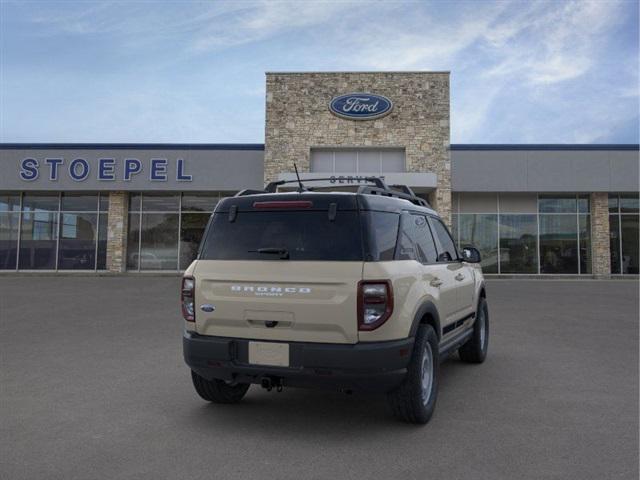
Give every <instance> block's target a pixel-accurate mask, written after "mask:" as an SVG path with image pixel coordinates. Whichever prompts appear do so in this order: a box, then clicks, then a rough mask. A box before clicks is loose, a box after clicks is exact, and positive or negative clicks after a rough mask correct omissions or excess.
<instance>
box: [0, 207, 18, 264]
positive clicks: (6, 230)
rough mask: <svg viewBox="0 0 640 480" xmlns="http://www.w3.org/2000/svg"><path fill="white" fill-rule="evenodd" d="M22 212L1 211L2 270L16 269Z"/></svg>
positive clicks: (0, 256)
mask: <svg viewBox="0 0 640 480" xmlns="http://www.w3.org/2000/svg"><path fill="white" fill-rule="evenodd" d="M19 223H20V214H19V213H14V212H2V211H0V270H14V269H15V268H16V266H17V265H16V261H17V258H18V225H19Z"/></svg>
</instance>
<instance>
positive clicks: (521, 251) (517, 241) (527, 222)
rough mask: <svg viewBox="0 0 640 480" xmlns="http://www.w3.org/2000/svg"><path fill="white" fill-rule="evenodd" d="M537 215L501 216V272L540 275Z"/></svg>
mask: <svg viewBox="0 0 640 480" xmlns="http://www.w3.org/2000/svg"><path fill="white" fill-rule="evenodd" d="M537 239H538V222H537V218H536V215H500V272H501V273H538V245H537V243H538V242H537Z"/></svg>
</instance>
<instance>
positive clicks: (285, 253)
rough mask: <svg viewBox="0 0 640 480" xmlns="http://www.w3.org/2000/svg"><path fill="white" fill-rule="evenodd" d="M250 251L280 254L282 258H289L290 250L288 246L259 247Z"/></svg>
mask: <svg viewBox="0 0 640 480" xmlns="http://www.w3.org/2000/svg"><path fill="white" fill-rule="evenodd" d="M249 253H271V254H274V255H280V258H281V259H282V260H289V250H287V249H286V248H279V247H266V248H259V249H257V250H249Z"/></svg>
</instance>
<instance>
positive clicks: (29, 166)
mask: <svg viewBox="0 0 640 480" xmlns="http://www.w3.org/2000/svg"><path fill="white" fill-rule="evenodd" d="M118 163H119V162H118V161H117V160H116V159H115V158H100V159H99V160H98V161H97V165H94V167H95V169H93V168H92V165H91V163H90V162H88V161H87V160H85V159H84V158H75V159H73V160H71V161H70V162H68V163H67V162H66V161H65V159H64V158H45V159H44V161H43V162H42V163H41V162H39V161H38V160H37V159H35V158H25V159H23V160H22V161H21V162H20V179H21V180H23V181H26V182H31V181H33V180H37V179H38V178H39V177H40V169H41V168H42V169H47V170H48V174H49V175H48V176H49V180H51V181H56V180H58V178H59V176H60V174H61V173H60V172H64V171H66V173H67V174H68V175H69V177H70V178H71V179H72V180H74V181H76V182H82V181H84V180H86V179H87V178H89V176H90V175H91V174H92V170H94V173H93V175H94V176H95V178H97V179H98V180H101V181H114V180H118V179H122V180H124V181H130V180H132V179H133V178H134V177H136V176H138V175H140V174H142V173H143V171H144V170H145V166H144V163H143V162H141V161H140V160H138V159H137V158H127V159H125V160H124V162H123V164H122V166H121V167H120V168H118V167H119V165H118ZM175 164H176V166H175V179H176V181H178V182H191V181H192V180H193V177H192V176H191V175H190V174H188V173H186V171H185V161H184V159H182V158H179V159H177V160H176V162H175ZM65 167H66V168H65ZM168 167H169V161H168V159H166V158H152V159H151V160H150V161H149V165H148V172H149V173H148V179H149V180H151V181H156V182H166V181H167V180H168V176H169V172H168V169H169V168H168Z"/></svg>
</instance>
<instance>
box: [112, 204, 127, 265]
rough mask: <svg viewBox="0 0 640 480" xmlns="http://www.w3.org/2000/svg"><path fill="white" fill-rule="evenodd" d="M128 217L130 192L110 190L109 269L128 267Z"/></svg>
mask: <svg viewBox="0 0 640 480" xmlns="http://www.w3.org/2000/svg"><path fill="white" fill-rule="evenodd" d="M128 218H129V192H110V193H109V216H108V219H107V270H109V271H110V272H114V273H120V272H124V271H125V270H126V269H127V260H126V259H127V232H128V231H129V229H128V226H127V222H128Z"/></svg>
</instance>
